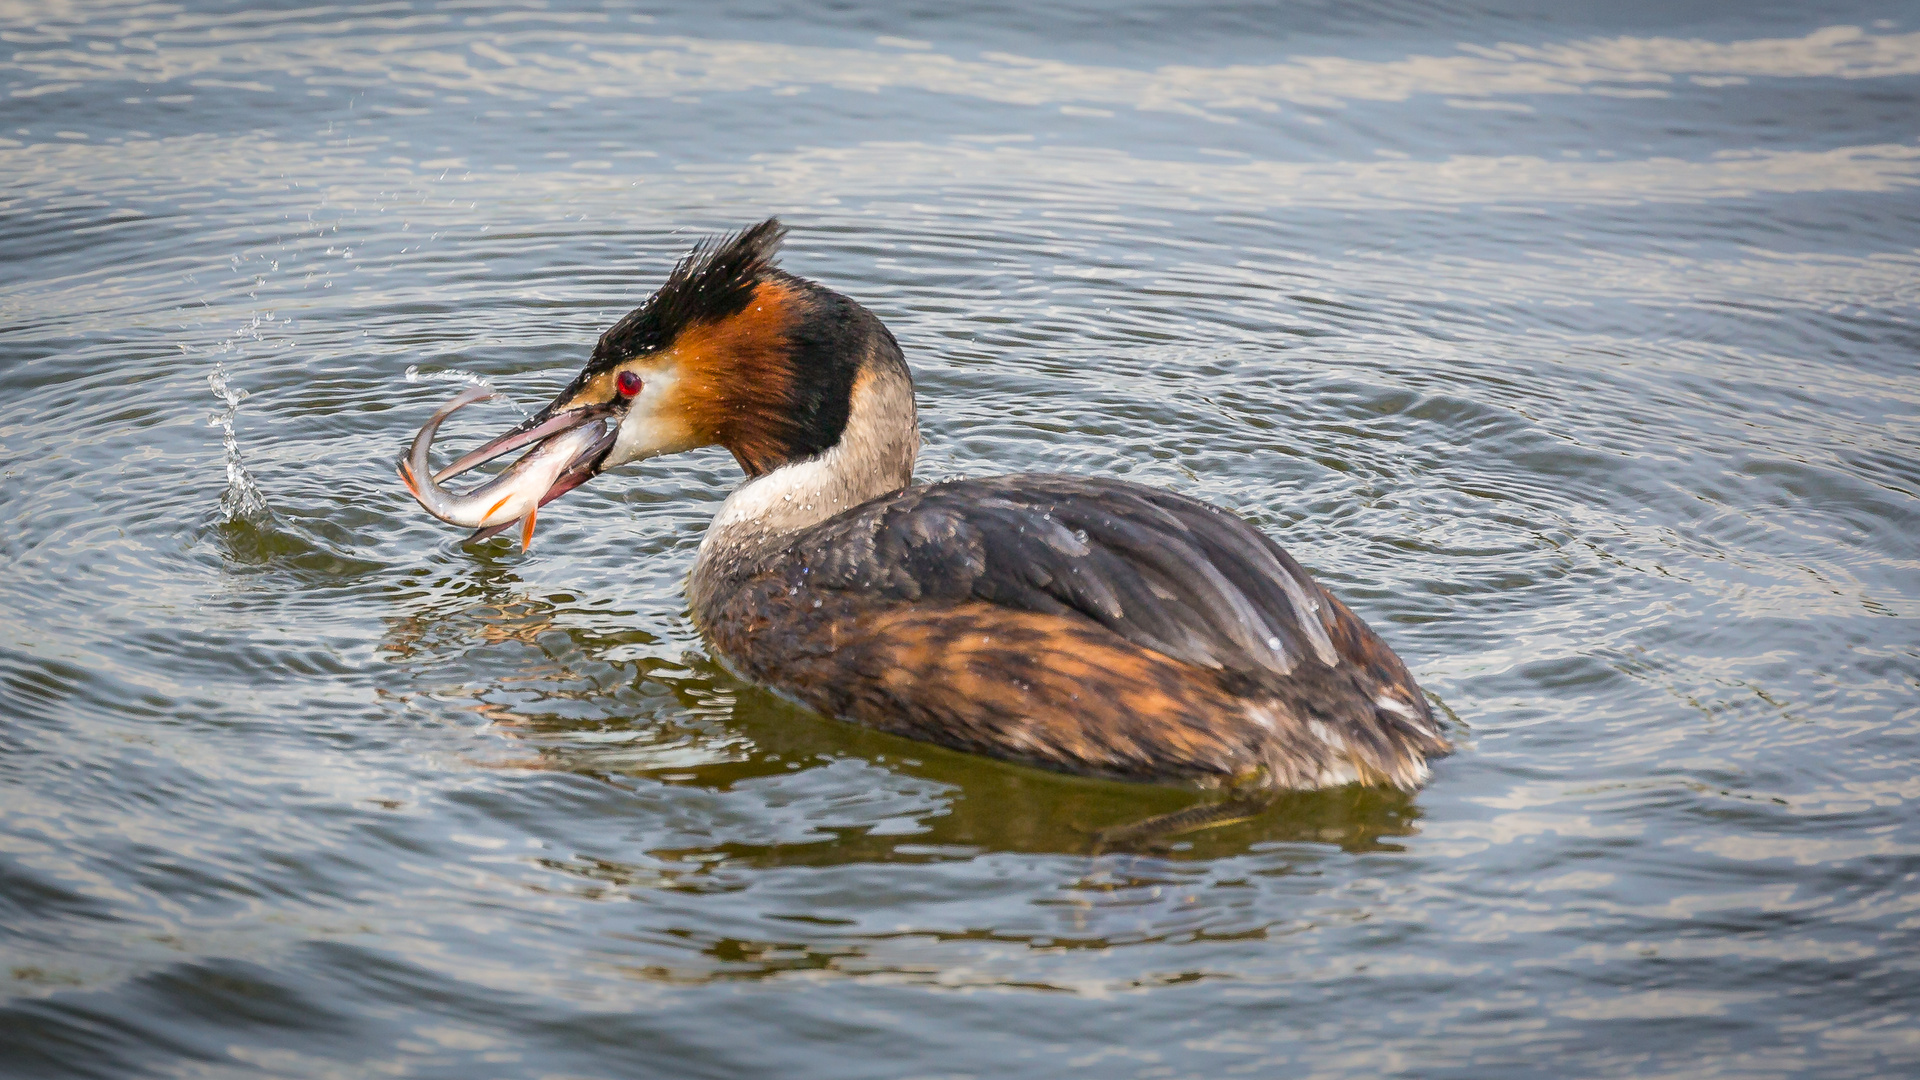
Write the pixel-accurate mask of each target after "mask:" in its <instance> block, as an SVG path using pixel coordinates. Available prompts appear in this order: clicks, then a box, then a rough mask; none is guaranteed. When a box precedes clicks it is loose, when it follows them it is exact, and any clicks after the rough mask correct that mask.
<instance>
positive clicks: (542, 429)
mask: <svg viewBox="0 0 1920 1080" xmlns="http://www.w3.org/2000/svg"><path fill="white" fill-rule="evenodd" d="M783 233H784V229H783V228H782V227H781V225H780V223H779V222H778V221H773V220H769V221H765V222H762V223H760V224H758V225H755V226H753V227H752V228H749V229H746V230H744V231H742V232H740V233H739V234H737V235H734V236H730V237H724V238H720V239H718V240H715V241H713V242H711V243H708V244H703V245H701V246H700V247H698V248H696V249H695V250H694V252H693V253H692V254H690V255H689V256H687V258H685V259H684V260H682V261H681V262H680V264H679V265H678V266H676V267H675V268H674V270H673V272H672V273H671V274H669V275H668V277H667V279H666V281H665V282H664V283H663V284H662V285H661V287H660V288H659V289H658V291H656V292H655V293H654V294H653V296H652V297H651V298H650V299H648V300H647V301H646V302H645V303H644V304H642V305H641V306H640V307H638V308H636V309H635V310H633V311H632V312H630V313H628V314H627V315H626V316H625V317H623V318H621V319H620V320H619V321H618V322H616V323H615V324H614V325H613V326H612V327H611V328H609V329H608V330H607V331H606V332H605V333H603V334H602V335H601V336H600V340H599V342H598V343H597V344H596V345H595V347H594V350H593V354H592V356H591V358H590V359H589V360H588V362H587V364H586V366H585V367H584V368H583V369H582V370H581V371H580V373H579V375H577V376H576V377H575V378H574V379H573V381H572V382H571V383H570V384H568V386H567V387H566V388H565V389H564V390H562V391H561V392H560V394H559V396H557V397H556V398H554V400H553V401H552V402H551V403H550V404H548V405H547V407H546V408H545V409H543V410H541V411H540V412H539V413H537V414H535V415H534V416H532V417H530V418H529V419H528V420H526V421H525V422H524V423H522V424H520V425H519V426H517V427H515V428H514V429H513V430H511V431H508V432H507V433H505V434H503V435H501V436H500V437H499V438H497V439H494V440H493V441H491V442H489V443H487V444H486V445H484V446H482V447H480V448H479V449H477V450H475V451H473V452H472V453H469V454H467V455H465V456H464V457H462V458H460V459H459V460H457V461H455V462H454V463H453V464H451V465H449V466H447V468H445V469H443V470H441V471H440V473H438V474H431V473H430V471H429V466H428V464H427V451H428V449H429V447H430V445H431V443H432V440H433V435H434V432H435V431H436V430H437V428H438V426H439V424H440V422H441V421H442V420H444V419H445V418H446V417H447V416H448V415H450V414H451V413H452V412H453V411H454V410H456V409H459V408H461V407H462V406H463V405H466V404H468V403H470V402H472V401H477V400H479V399H480V398H481V397H483V396H485V394H486V391H484V390H472V391H468V392H467V393H464V394H462V395H460V396H459V397H457V398H455V399H454V400H453V401H452V402H449V403H448V404H447V405H446V406H443V407H442V408H441V409H440V411H438V412H436V413H435V414H434V415H433V417H432V418H431V419H430V420H429V421H428V422H427V425H426V426H425V427H423V428H422V429H421V431H420V434H419V435H418V436H417V437H416V438H415V439H414V442H413V446H412V449H411V451H410V453H409V454H408V456H407V458H406V459H405V460H404V461H403V462H402V465H401V478H402V479H403V480H405V481H406V482H407V485H408V489H409V490H410V491H412V492H413V494H414V497H415V498H417V499H419V500H420V503H421V505H422V506H425V507H426V508H427V510H428V512H429V513H432V514H434V516H436V517H439V518H440V519H441V520H443V521H448V522H452V523H454V524H459V525H467V526H471V527H474V528H475V529H476V530H477V531H476V532H475V533H474V534H473V535H474V537H475V538H481V537H486V536H491V535H493V534H495V533H497V532H500V531H502V530H504V529H506V528H508V527H510V526H511V524H512V523H513V522H514V521H516V520H520V521H524V523H525V525H524V536H525V537H526V538H527V539H528V540H530V539H531V536H532V525H533V519H534V514H535V512H536V511H537V510H538V508H539V507H540V506H541V505H543V504H544V503H546V502H548V501H550V500H552V499H554V498H556V497H558V496H559V495H560V494H562V493H564V492H565V491H567V490H570V489H571V488H573V487H575V486H577V485H579V484H581V483H585V482H586V481H587V480H589V479H591V478H592V477H593V476H595V475H597V474H598V473H600V472H602V471H605V470H607V469H610V468H613V467H615V466H618V465H623V464H626V463H627V462H631V461H638V460H642V459H645V458H649V457H655V456H659V455H663V454H671V453H677V452H680V451H684V450H693V449H697V448H699V447H703V446H713V445H719V446H724V447H726V448H727V449H728V450H729V451H731V452H732V454H733V456H734V459H735V460H736V461H737V462H738V463H739V465H740V468H741V470H742V471H743V472H744V473H745V474H746V480H745V482H744V483H742V484H741V485H740V486H739V487H738V488H736V489H735V490H734V491H733V493H732V494H731V495H729V496H728V497H727V500H726V502H725V503H724V504H723V505H722V506H721V508H720V511H719V513H718V514H717V515H716V516H715V517H714V520H713V522H712V524H711V525H710V526H709V527H708V529H707V534H706V537H705V539H704V540H703V541H702V542H701V545H700V551H699V555H698V557H697V558H696V559H695V562H694V565H693V568H692V573H691V575H690V578H689V581H688V586H687V594H688V595H687V598H688V602H689V607H690V608H691V611H692V615H693V621H694V624H695V625H696V626H697V627H698V628H699V630H700V632H701V634H702V635H703V636H704V637H705V639H706V641H707V643H708V645H709V646H710V647H711V649H712V650H713V652H714V654H715V656H716V658H718V659H719V660H720V661H722V662H723V663H724V664H725V665H726V667H727V668H728V669H729V670H731V671H733V672H735V673H736V674H738V675H740V676H742V677H744V678H746V679H749V680H751V681H753V682H756V683H760V684H762V685H764V686H767V687H769V688H771V689H773V690H774V691H776V692H778V693H780V694H781V695H782V696H785V697H787V698H789V699H792V700H797V701H799V702H801V703H803V704H805V705H807V706H809V707H811V708H814V709H816V710H818V711H820V712H822V713H825V714H827V715H829V716H834V717H838V718H841V719H844V720H850V721H853V722H856V723H860V724H864V725H867V726H869V727H873V728H877V729H880V730H884V731H889V732H893V733H895V734H899V735H905V736H908V737H910V738H916V739H922V740H926V741H929V742H934V743H939V744H941V745H945V746H949V747H953V748H956V749H960V750H966V751H971V752H975V753H983V754H988V755H991V756H994V757H999V758H1004V759H1008V760H1013V761H1020V762H1026V763H1029V764H1033V765H1038V766H1041V767H1044V768H1050V769H1057V770H1061V771H1065V772H1073V773H1081V774H1086V775H1094V776H1106V777H1113V778H1118V779H1126V780H1141V781H1152V782H1168V783H1179V784H1188V785H1193V786H1197V787H1202V788H1230V789H1233V790H1234V791H1235V792H1236V793H1237V794H1238V795H1239V798H1236V799H1235V800H1234V805H1233V807H1232V809H1233V810H1234V812H1237V811H1238V809H1239V807H1238V804H1239V803H1241V802H1242V801H1243V800H1255V799H1257V796H1258V791H1259V790H1265V791H1277V790H1303V789H1311V788H1324V787H1336V786H1340V785H1344V784H1350V783H1362V784H1382V785H1390V786H1392V787H1397V788H1400V789H1402V790H1406V791H1411V790H1413V789H1415V788H1417V787H1419V786H1420V784H1421V783H1422V782H1423V781H1424V780H1425V779H1426V777H1427V774H1428V766H1427V762H1428V760H1429V759H1431V758H1435V757H1439V756H1442V755H1444V754H1447V753H1449V752H1451V749H1452V747H1451V746H1450V744H1449V743H1448V741H1447V739H1446V737H1445V736H1444V735H1443V734H1442V731H1441V728H1440V726H1439V724H1438V722H1437V721H1436V719H1435V717H1434V715H1433V712H1432V710H1431V708H1430V707H1429V705H1428V703H1427V700H1426V698H1425V696H1424V695H1423V694H1422V693H1421V691H1420V688H1419V686H1418V685H1417V684H1416V683H1415V682H1414V680H1413V676H1412V675H1411V674H1410V673H1409V672H1408V671H1407V668H1406V665H1405V664H1403V663H1401V661H1400V658H1399V657H1398V656H1396V655H1394V652H1393V650H1392V649H1390V648H1389V647H1388V646H1387V645H1386V643H1385V642H1383V641H1382V640H1381V639H1380V638H1379V637H1378V636H1377V635H1376V634H1374V632H1373V631H1372V629H1370V628H1369V627H1368V626H1367V625H1366V623H1364V622H1362V621H1361V620H1360V619H1359V617H1358V616H1356V615H1354V614H1353V613H1352V612H1351V611H1349V610H1348V609H1347V608H1346V606H1345V605H1344V604H1342V603H1341V602H1340V601H1339V600H1337V599H1335V598H1334V597H1333V595H1332V594H1331V593H1329V592H1327V591H1326V590H1325V589H1323V588H1321V587H1320V585H1319V584H1318V583H1317V582H1315V581H1314V580H1313V578H1312V577H1310V576H1309V575H1308V574H1307V572H1306V570H1304V569H1303V568H1301V566H1300V564H1299V563H1297V562H1295V561H1294V560H1293V559H1292V558H1291V557H1290V556H1289V555H1288V554H1287V553H1286V552H1285V551H1284V550H1282V549H1281V547H1280V546H1279V545H1278V544H1276V543H1275V542H1274V541H1273V540H1272V539H1270V538H1269V537H1267V536H1266V535H1265V534H1264V533H1262V532H1261V531H1260V530H1258V529H1256V528H1254V527H1253V526H1252V525H1251V524H1249V523H1248V522H1246V521H1245V520H1243V519H1242V518H1240V517H1238V516H1236V515H1234V514H1232V513H1229V512H1227V511H1225V510H1222V509H1220V508H1218V507H1214V506H1210V505H1208V504H1205V503H1202V502H1198V501H1196V500H1194V499H1190V498H1187V497H1185V496H1182V495H1178V494H1175V493H1173V492H1169V491H1162V490H1159V489H1155V488H1151V487H1146V486H1143V485H1139V484H1132V483H1127V482H1123V481H1119V480H1113V479H1108V478H1103V477H1087V476H1069V475H1050V474H1031V475H1022V476H996V477H987V478H981V479H969V480H956V481H948V482H944V483H938V484H930V485H929V484H914V483H913V466H914V460H915V457H916V456H917V454H918V451H919V445H920V435H919V425H918V415H917V412H916V409H915V404H914V391H913V379H912V375H911V373H910V372H909V371H908V368H907V364H906V359H905V357H904V355H903V354H902V353H901V350H900V346H899V344H898V343H897V342H895V340H894V338H893V335H892V334H891V333H889V332H888V330H887V328H886V327H885V326H884V325H883V324H882V323H881V322H880V320H879V319H878V318H876V317H875V316H874V315H873V313H872V312H870V311H868V310H867V309H866V308H864V307H862V306H861V305H860V304H858V303H856V302H855V301H853V300H852V299H850V298H848V297H846V296H843V295H841V294H839V293H837V292H834V291H832V290H830V289H828V288H825V287H824V286H821V285H819V284H816V283H814V282H811V281H807V280H805V279H802V278H799V277H796V276H794V275H792V274H789V273H787V272H785V271H783V270H780V269H779V268H777V267H776V266H775V265H774V263H773V258H774V254H775V251H776V248H777V247H778V244H779V242H780V239H781V237H782V235H783ZM604 420H612V421H613V430H612V431H611V432H607V433H604V434H602V433H601V428H602V426H603V425H602V421H604ZM529 444H533V446H534V449H533V450H531V451H530V452H529V453H528V454H527V455H526V456H525V457H523V458H521V459H520V461H518V462H517V463H515V465H514V466H513V467H512V468H511V469H509V470H508V471H507V472H506V473H504V474H502V475H501V476H500V477H499V478H498V479H496V480H493V481H490V482H489V483H487V484H484V485H482V486H481V487H479V488H477V489H475V490H474V491H472V492H469V493H467V494H466V495H454V494H452V493H450V492H447V491H445V490H444V489H442V488H440V487H439V486H438V484H439V482H440V481H442V480H444V479H446V478H447V477H449V476H452V475H455V474H457V473H459V472H462V471H464V470H466V469H469V468H472V467H473V466H475V465H478V464H480V463H481V462H484V461H487V460H491V459H492V458H494V457H497V456H499V455H501V454H504V453H506V452H508V451H509V450H513V449H516V448H519V447H522V446H526V445H529ZM1248 778H1254V779H1253V780H1252V781H1249V779H1248ZM1247 788H1251V789H1258V790H1243V789H1247ZM1248 805H1252V802H1248ZM1214 813H1215V812H1214V811H1207V812H1205V813H1200V814H1197V815H1189V816H1190V817H1193V819H1194V820H1191V821H1189V820H1188V818H1187V817H1179V819H1178V820H1170V821H1164V822H1161V821H1152V822H1149V823H1148V824H1149V825H1151V827H1152V830H1159V831H1164V829H1165V828H1173V829H1179V828H1185V827H1193V826H1198V825H1202V824H1205V823H1206V820H1212V818H1210V817H1209V816H1208V815H1209V814H1214ZM1229 816H1230V815H1229ZM1201 819H1206V820H1201ZM1222 820H1224V819H1222ZM1152 830H1150V831H1152ZM1124 839H1126V837H1114V836H1109V837H1106V838H1105V842H1108V843H1113V842H1118V841H1121V840H1124Z"/></svg>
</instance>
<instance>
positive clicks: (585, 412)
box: [433, 399, 613, 484]
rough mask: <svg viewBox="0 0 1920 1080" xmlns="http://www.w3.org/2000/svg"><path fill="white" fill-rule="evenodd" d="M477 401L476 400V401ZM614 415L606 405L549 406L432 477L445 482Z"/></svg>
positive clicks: (435, 480) (464, 455) (436, 481)
mask: <svg viewBox="0 0 1920 1080" xmlns="http://www.w3.org/2000/svg"><path fill="white" fill-rule="evenodd" d="M475 400H478V399H475ZM612 415H613V409H612V408H611V407H610V406H606V405H589V406H586V407H584V408H579V409H562V410H556V409H555V408H554V407H553V406H552V405H548V406H547V407H546V408H544V409H541V410H540V411H539V412H537V413H535V414H534V415H532V416H529V417H528V418H526V419H525V420H523V421H521V422H520V423H519V424H517V425H515V426H514V427H513V428H512V429H511V430H509V431H506V432H503V433H502V434H500V435H499V436H497V437H495V438H493V439H490V440H488V441H487V442H485V443H483V444H481V445H480V446H478V447H475V448H474V449H472V450H469V451H468V452H467V453H465V454H462V455H461V456H460V457H459V458H457V459H455V460H454V461H453V463H452V464H450V465H448V466H446V467H445V468H443V469H441V470H440V471H439V472H437V473H434V474H433V482H434V483H436V484H441V483H445V482H446V481H448V480H450V479H452V478H453V477H456V476H459V475H460V474H461V473H463V472H466V471H468V470H469V469H472V468H475V467H476V466H480V465H485V464H486V463H487V462H489V461H492V460H493V459H494V458H497V457H499V456H501V455H502V454H510V453H512V452H513V451H515V450H518V449H520V448H521V447H523V446H527V445H529V444H531V443H537V442H540V441H541V440H543V439H548V438H551V437H553V436H555V435H558V434H560V433H561V432H563V431H571V430H572V429H574V428H577V427H579V426H581V425H582V424H589V423H592V422H593V421H595V420H602V419H605V418H606V417H609V416H612Z"/></svg>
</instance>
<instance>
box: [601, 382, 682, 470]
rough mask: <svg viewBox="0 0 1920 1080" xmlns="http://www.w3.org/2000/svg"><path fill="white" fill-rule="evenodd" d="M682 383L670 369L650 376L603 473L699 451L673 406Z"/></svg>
mask: <svg viewBox="0 0 1920 1080" xmlns="http://www.w3.org/2000/svg"><path fill="white" fill-rule="evenodd" d="M679 382H680V381H679V379H678V378H677V377H676V375H675V373H674V372H673V371H672V370H671V369H665V368H663V369H661V370H659V371H655V372H650V373H648V374H647V376H646V378H645V382H644V383H643V385H642V386H641V387H640V392H639V393H638V394H635V395H634V396H633V400H632V402H631V403H629V404H628V406H627V415H626V416H625V417H624V418H623V419H622V420H621V421H620V431H619V433H618V434H616V435H615V436H614V439H613V448H612V449H611V450H609V451H607V459H606V461H605V462H604V463H603V464H602V465H601V468H602V469H611V468H613V467H615V466H617V465H625V464H626V463H627V462H629V461H639V460H640V459H642V458H650V457H659V456H660V455H661V454H676V453H679V452H680V451H682V450H693V449H696V447H695V446H694V445H692V438H691V436H690V435H689V433H688V431H687V425H686V423H685V421H684V420H683V419H682V418H681V417H679V416H678V415H676V414H675V412H674V407H673V406H672V405H671V404H670V403H671V402H674V401H677V400H678V399H679V393H678V390H679Z"/></svg>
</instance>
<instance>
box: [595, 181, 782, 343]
mask: <svg viewBox="0 0 1920 1080" xmlns="http://www.w3.org/2000/svg"><path fill="white" fill-rule="evenodd" d="M786 234H787V227H786V226H785V225H782V224H780V219H779V218H768V219H767V220H765V221H762V222H761V223H759V224H758V225H751V226H748V227H747V228H745V229H742V230H740V231H739V232H738V233H735V234H733V235H732V236H718V237H713V238H711V239H708V240H704V241H702V242H701V243H700V244H698V245H696V246H695V247H694V249H693V250H692V251H690V252H688V253H687V256H686V257H685V258H683V259H681V260H680V262H679V263H678V264H677V265H676V266H674V268H673V272H672V273H670V274H668V275H667V280H666V282H665V283H664V284H662V285H661V286H660V289H659V291H658V292H656V293H654V294H653V295H652V296H651V297H649V298H648V299H647V302H646V303H644V304H642V305H640V306H639V307H637V308H635V309H634V310H632V311H630V312H628V313H627V314H626V316H625V317H624V318H622V319H621V320H620V321H619V322H617V323H614V324H613V325H612V326H610V327H608V328H607V331H606V332H605V333H603V334H601V335H600V341H599V343H598V344H596V345H595V346H594V348H593V359H592V360H591V361H589V362H588V365H587V371H586V372H585V373H584V374H593V373H595V372H596V371H598V370H603V369H605V368H608V367H611V366H612V365H614V364H617V363H619V362H620V361H622V360H626V359H628V358H630V357H634V356H639V355H642V354H644V353H648V352H653V351H655V350H658V349H664V348H666V347H667V346H668V345H671V344H672V343H673V340H674V339H675V338H677V337H679V336H680V334H681V333H682V332H684V331H685V330H686V329H687V328H688V327H691V326H697V325H699V324H701V323H708V322H716V321H718V320H721V319H724V318H727V317H728V316H731V315H737V314H739V313H740V312H741V311H742V310H743V309H745V308H746V306H747V303H748V301H750V300H752V299H753V290H754V287H755V286H756V285H757V284H758V283H759V282H761V281H762V280H764V278H765V276H766V274H767V273H768V272H769V271H770V270H772V269H773V257H774V255H775V253H777V252H778V251H779V249H780V241H781V239H782V238H783V237H785V236H786Z"/></svg>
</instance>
